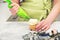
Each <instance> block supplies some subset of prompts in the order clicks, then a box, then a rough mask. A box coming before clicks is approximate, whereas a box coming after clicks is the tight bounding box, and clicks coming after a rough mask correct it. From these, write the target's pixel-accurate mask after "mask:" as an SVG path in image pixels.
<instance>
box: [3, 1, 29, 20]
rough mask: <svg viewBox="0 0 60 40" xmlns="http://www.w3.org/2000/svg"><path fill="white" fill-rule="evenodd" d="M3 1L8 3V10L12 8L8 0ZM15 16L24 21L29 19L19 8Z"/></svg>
mask: <svg viewBox="0 0 60 40" xmlns="http://www.w3.org/2000/svg"><path fill="white" fill-rule="evenodd" d="M4 1H6V2H7V3H8V8H12V6H11V4H12V2H11V1H10V0H4ZM17 16H20V17H22V18H24V19H30V16H28V15H27V14H26V12H25V11H24V10H23V9H22V8H21V7H19V9H18V12H17Z"/></svg>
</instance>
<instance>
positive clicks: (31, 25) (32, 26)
mask: <svg viewBox="0 0 60 40" xmlns="http://www.w3.org/2000/svg"><path fill="white" fill-rule="evenodd" d="M37 23H38V20H37V19H30V20H29V29H30V30H31V31H35V30H36V25H37Z"/></svg>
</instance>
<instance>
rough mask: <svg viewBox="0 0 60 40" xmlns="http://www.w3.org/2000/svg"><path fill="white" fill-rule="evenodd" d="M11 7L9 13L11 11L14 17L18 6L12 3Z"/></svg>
mask: <svg viewBox="0 0 60 40" xmlns="http://www.w3.org/2000/svg"><path fill="white" fill-rule="evenodd" d="M11 6H12V8H11V9H10V11H11V13H12V15H14V16H15V15H16V13H17V11H18V9H19V7H20V6H19V5H18V4H17V3H14V2H12V4H11Z"/></svg>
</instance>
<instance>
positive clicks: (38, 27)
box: [36, 20, 44, 30]
mask: <svg viewBox="0 0 60 40" xmlns="http://www.w3.org/2000/svg"><path fill="white" fill-rule="evenodd" d="M43 22H44V20H43V21H41V22H40V23H38V24H37V26H36V29H37V30H39V29H40V27H41V25H42V24H43Z"/></svg>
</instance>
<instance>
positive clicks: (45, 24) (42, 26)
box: [36, 20, 51, 31]
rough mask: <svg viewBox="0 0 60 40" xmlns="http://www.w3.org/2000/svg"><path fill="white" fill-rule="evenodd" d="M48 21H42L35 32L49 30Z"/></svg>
mask: <svg viewBox="0 0 60 40" xmlns="http://www.w3.org/2000/svg"><path fill="white" fill-rule="evenodd" d="M50 24H51V23H50V21H47V20H42V21H41V22H39V23H38V24H37V26H36V30H37V31H47V30H48V29H49V28H50Z"/></svg>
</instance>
